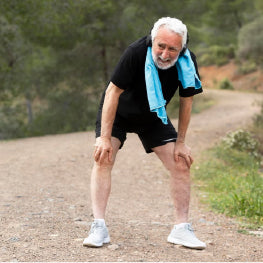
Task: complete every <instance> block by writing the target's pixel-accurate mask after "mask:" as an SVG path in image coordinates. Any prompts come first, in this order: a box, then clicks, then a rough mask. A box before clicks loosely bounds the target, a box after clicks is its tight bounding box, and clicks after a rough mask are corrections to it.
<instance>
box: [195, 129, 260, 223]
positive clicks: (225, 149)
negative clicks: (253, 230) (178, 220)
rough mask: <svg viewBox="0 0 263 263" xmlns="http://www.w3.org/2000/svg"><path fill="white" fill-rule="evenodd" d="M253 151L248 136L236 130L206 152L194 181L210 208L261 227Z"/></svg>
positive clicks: (258, 191)
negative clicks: (203, 192) (201, 190)
mask: <svg viewBox="0 0 263 263" xmlns="http://www.w3.org/2000/svg"><path fill="white" fill-rule="evenodd" d="M255 149H256V147H255V142H254V140H253V139H252V138H251V136H250V135H249V133H248V132H245V131H237V132H235V133H233V134H231V135H229V136H227V137H226V138H225V139H224V140H223V143H222V144H220V145H218V146H217V147H214V148H213V149H211V150H210V151H209V152H207V153H206V161H204V162H202V164H201V165H200V167H199V169H196V170H195V178H196V180H199V181H202V182H203V183H202V185H203V186H202V189H203V190H204V191H205V192H206V193H207V194H208V200H207V201H208V202H209V203H210V204H211V206H212V208H213V209H215V210H216V211H219V212H221V213H225V214H227V215H230V216H237V217H239V218H242V219H243V220H245V221H246V220H249V221H250V222H251V223H255V224H257V225H262V223H263V221H262V219H263V197H262V187H263V177H262V175H261V174H260V172H259V168H260V162H259V159H258V157H259V155H258V153H257V152H256V150H255ZM250 153H253V154H250Z"/></svg>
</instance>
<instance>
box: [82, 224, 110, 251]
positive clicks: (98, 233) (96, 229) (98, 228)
mask: <svg viewBox="0 0 263 263" xmlns="http://www.w3.org/2000/svg"><path fill="white" fill-rule="evenodd" d="M109 242H110V236H109V232H108V229H107V227H106V225H105V223H104V222H99V221H96V220H94V221H93V223H92V225H91V229H90V232H89V236H88V237H87V238H85V239H84V242H83V246H88V247H102V246H103V244H106V243H109Z"/></svg>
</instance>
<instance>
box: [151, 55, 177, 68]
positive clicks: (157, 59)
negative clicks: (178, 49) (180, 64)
mask: <svg viewBox="0 0 263 263" xmlns="http://www.w3.org/2000/svg"><path fill="white" fill-rule="evenodd" d="M152 57H153V61H154V64H155V65H156V66H157V67H158V68H159V69H168V68H171V67H172V66H174V64H175V62H176V61H177V59H178V56H177V57H176V58H175V59H173V60H171V59H170V58H168V59H163V58H162V57H161V56H156V55H155V54H154V53H153V52H152ZM168 61H169V63H166V64H165V65H163V64H162V62H168Z"/></svg>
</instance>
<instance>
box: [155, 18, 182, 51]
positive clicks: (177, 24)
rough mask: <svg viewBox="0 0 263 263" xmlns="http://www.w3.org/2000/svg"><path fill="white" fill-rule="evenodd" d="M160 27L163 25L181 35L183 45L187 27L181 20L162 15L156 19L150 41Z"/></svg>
mask: <svg viewBox="0 0 263 263" xmlns="http://www.w3.org/2000/svg"><path fill="white" fill-rule="evenodd" d="M160 27H165V28H167V29H169V30H171V31H173V32H174V33H176V34H178V35H180V36H181V37H182V47H184V45H185V44H186V40H187V27H186V25H185V24H183V22H182V21H181V20H179V19H177V18H171V17H162V18H160V19H159V20H157V21H156V22H155V24H154V26H153V29H152V31H151V37H152V42H153V41H154V39H155V37H156V35H157V32H158V30H159V28H160Z"/></svg>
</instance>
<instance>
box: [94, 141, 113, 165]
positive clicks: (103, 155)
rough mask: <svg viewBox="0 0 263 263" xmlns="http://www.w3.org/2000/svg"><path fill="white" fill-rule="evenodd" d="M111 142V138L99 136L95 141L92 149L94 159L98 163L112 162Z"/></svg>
mask: <svg viewBox="0 0 263 263" xmlns="http://www.w3.org/2000/svg"><path fill="white" fill-rule="evenodd" d="M112 152H113V148H112V144H111V139H110V138H107V137H99V138H97V140H96V143H95V149H94V154H93V156H94V160H95V162H97V163H98V164H99V165H101V164H104V163H105V164H109V163H111V162H112Z"/></svg>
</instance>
